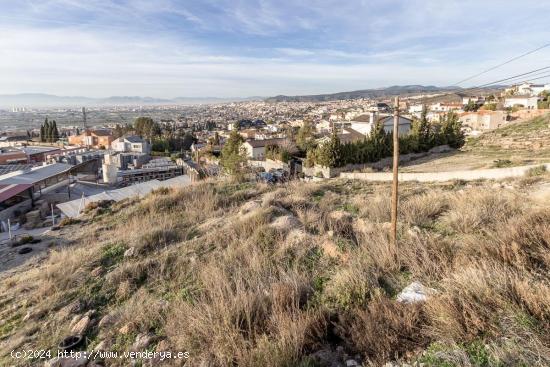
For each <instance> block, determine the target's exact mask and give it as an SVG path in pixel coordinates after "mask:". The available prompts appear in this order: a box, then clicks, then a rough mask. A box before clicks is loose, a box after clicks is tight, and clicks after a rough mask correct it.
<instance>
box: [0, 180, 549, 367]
mask: <svg viewBox="0 0 550 367" xmlns="http://www.w3.org/2000/svg"><path fill="white" fill-rule="evenodd" d="M548 182H550V177H549V176H548V174H547V173H545V172H533V174H532V175H531V177H525V178H521V179H517V180H514V181H508V182H504V183H492V182H475V183H472V184H468V185H464V184H463V183H460V182H451V183H447V184H438V185H426V184H424V185H420V184H403V185H402V187H401V188H402V196H401V205H400V212H399V217H400V223H399V246H398V248H393V247H392V246H391V244H390V241H389V237H388V230H389V223H388V221H389V220H390V206H389V197H390V186H389V185H387V184H368V183H363V182H349V181H342V180H334V181H330V182H327V183H310V184H304V183H293V184H289V185H288V186H283V187H269V186H262V185H259V186H258V185H251V184H250V185H249V184H231V183H215V182H204V183H201V184H197V185H194V186H191V187H190V188H188V189H186V190H183V191H169V190H163V191H159V192H157V193H154V194H152V195H150V196H149V197H147V198H145V199H143V200H141V201H139V202H133V203H130V202H126V203H124V202H123V203H118V204H114V205H110V204H107V203H105V204H104V205H98V206H96V207H94V208H89V210H88V214H87V216H86V218H85V219H84V221H83V222H81V223H76V224H70V225H68V226H67V227H64V228H63V230H62V233H63V234H62V235H61V236H63V238H64V240H65V241H68V243H70V244H69V245H66V246H65V247H63V248H60V247H58V248H57V250H53V251H52V252H51V253H50V255H49V257H48V258H47V260H45V261H43V262H42V263H40V264H36V265H35V266H34V267H26V268H25V267H22V268H21V269H20V271H19V272H17V273H16V274H15V275H9V276H8V277H4V278H3V279H2V284H1V288H0V304H1V306H2V307H1V311H0V319H1V320H2V321H1V322H0V339H1V342H0V353H1V357H0V358H1V359H0V364H1V365H25V364H26V363H28V362H29V361H22V360H13V359H11V357H10V356H9V353H10V351H11V350H13V349H17V348H25V349H29V348H32V349H41V348H53V349H54V350H56V349H55V348H56V347H57V345H58V343H59V342H60V341H61V340H62V339H63V338H64V337H66V336H67V335H71V334H74V333H75V332H76V331H75V329H78V330H79V332H81V333H82V334H84V336H85V340H84V343H83V344H82V345H81V346H80V347H79V348H81V349H83V350H91V349H105V350H111V351H128V350H152V351H154V350H156V351H159V350H172V351H188V352H189V353H190V358H189V360H188V361H187V364H186V365H189V366H343V365H345V362H346V361H348V362H349V360H350V359H353V360H354V361H356V362H358V363H360V364H364V365H374V366H378V365H383V364H384V363H386V362H389V361H394V362H396V363H401V362H404V361H407V362H414V361H419V362H423V363H425V364H426V365H428V366H520V365H523V366H547V365H550V350H549V345H550V334H549V330H550V329H549V328H548V325H549V323H550V279H549V276H548V274H549V267H550V257H549V253H550V252H549V250H550V207H548V201H546V200H543V199H541V198H543V197H544V196H537V195H538V194H540V193H541V192H542V193H544V192H545V190H546V188H547V187H548ZM534 193H538V194H537V195H535V194H534ZM413 281H418V282H420V283H422V284H423V285H424V286H426V287H429V288H432V290H431V291H430V297H429V298H428V300H427V301H426V302H421V303H414V304H405V303H401V302H398V301H397V300H396V296H397V294H398V293H399V292H400V291H401V290H402V289H403V288H404V287H405V286H407V285H409V284H410V283H411V282H413ZM82 320H84V321H82ZM71 329H72V330H71ZM30 362H31V363H33V364H36V365H42V364H43V362H44V361H43V360H36V359H35V360H33V361H30ZM104 363H105V365H128V364H129V362H128V360H105V361H104ZM143 363H144V365H170V363H169V362H166V361H165V362H162V363H161V362H159V361H155V362H151V361H143ZM178 363H181V362H174V365H180V364H178Z"/></svg>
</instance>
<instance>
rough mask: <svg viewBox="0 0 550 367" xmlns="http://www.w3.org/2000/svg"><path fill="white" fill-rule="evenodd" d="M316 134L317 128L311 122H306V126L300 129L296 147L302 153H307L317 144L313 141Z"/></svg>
mask: <svg viewBox="0 0 550 367" xmlns="http://www.w3.org/2000/svg"><path fill="white" fill-rule="evenodd" d="M314 132H315V126H313V124H312V123H311V121H309V120H306V121H304V124H303V125H302V126H301V127H300V129H298V133H297V134H296V145H297V146H298V148H299V149H300V150H301V151H302V152H306V151H307V150H308V148H310V147H312V146H313V145H314V144H315V142H314V139H313V134H314Z"/></svg>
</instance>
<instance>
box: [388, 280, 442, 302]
mask: <svg viewBox="0 0 550 367" xmlns="http://www.w3.org/2000/svg"><path fill="white" fill-rule="evenodd" d="M435 293H437V291H436V290H435V289H433V288H428V287H425V286H424V285H423V284H422V283H420V282H412V283H411V284H409V285H408V286H406V287H405V288H404V289H403V290H402V291H401V293H399V294H398V295H397V302H403V303H417V302H424V301H426V300H427V299H428V298H429V297H430V296H431V295H433V294H435Z"/></svg>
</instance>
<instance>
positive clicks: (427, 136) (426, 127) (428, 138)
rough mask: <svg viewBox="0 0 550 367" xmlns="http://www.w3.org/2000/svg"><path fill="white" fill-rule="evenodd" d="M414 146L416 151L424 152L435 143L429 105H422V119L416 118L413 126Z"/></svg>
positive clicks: (412, 143)
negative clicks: (429, 116)
mask: <svg viewBox="0 0 550 367" xmlns="http://www.w3.org/2000/svg"><path fill="white" fill-rule="evenodd" d="M411 135H412V138H411V139H412V142H411V145H412V148H413V149H414V150H415V151H418V152H423V151H425V150H426V149H430V148H431V147H432V145H433V134H432V126H431V124H430V122H429V121H428V107H427V106H426V105H424V106H423V107H422V113H421V114H420V119H415V120H414V121H413V123H412V126H411Z"/></svg>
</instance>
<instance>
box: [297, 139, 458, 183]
mask: <svg viewBox="0 0 550 367" xmlns="http://www.w3.org/2000/svg"><path fill="white" fill-rule="evenodd" d="M451 150H452V149H451V148H450V147H449V146H448V145H441V146H437V147H434V148H432V149H430V150H429V151H428V152H422V153H409V154H401V155H399V163H407V162H410V161H413V160H415V159H419V158H423V157H426V156H429V155H431V154H435V153H444V152H449V151H451ZM392 165H393V157H387V158H383V159H381V160H379V161H377V162H373V163H364V164H348V165H346V166H344V167H337V168H329V167H323V166H319V165H315V167H309V168H308V167H303V168H302V171H303V172H304V174H305V175H306V176H312V177H317V176H318V175H319V174H322V176H323V177H324V178H331V177H336V176H338V175H341V173H343V172H350V171H358V170H363V169H367V168H371V169H375V170H381V169H384V168H387V167H390V168H391V167H392Z"/></svg>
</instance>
